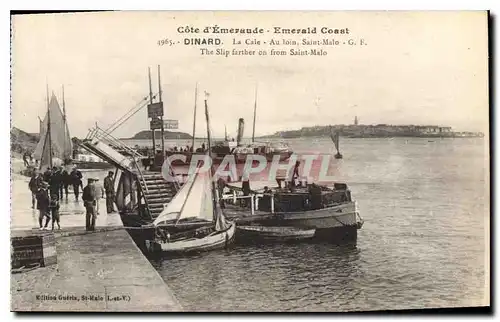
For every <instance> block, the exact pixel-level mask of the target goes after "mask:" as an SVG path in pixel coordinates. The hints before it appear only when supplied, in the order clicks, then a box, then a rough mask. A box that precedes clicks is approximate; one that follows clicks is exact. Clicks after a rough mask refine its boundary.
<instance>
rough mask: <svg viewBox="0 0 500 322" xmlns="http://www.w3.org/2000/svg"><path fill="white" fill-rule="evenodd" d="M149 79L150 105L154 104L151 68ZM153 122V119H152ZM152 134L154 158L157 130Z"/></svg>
mask: <svg viewBox="0 0 500 322" xmlns="http://www.w3.org/2000/svg"><path fill="white" fill-rule="evenodd" d="M148 78H149V104H153V88H152V86H151V68H149V67H148ZM151 120H153V118H152V119H151ZM151 134H152V135H153V157H154V156H155V155H156V143H155V130H154V129H151Z"/></svg>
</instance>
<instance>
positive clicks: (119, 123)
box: [106, 93, 159, 133]
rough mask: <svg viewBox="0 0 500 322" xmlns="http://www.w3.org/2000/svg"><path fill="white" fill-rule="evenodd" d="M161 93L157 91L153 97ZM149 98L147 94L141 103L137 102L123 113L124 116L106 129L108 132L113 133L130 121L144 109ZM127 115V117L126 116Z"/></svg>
mask: <svg viewBox="0 0 500 322" xmlns="http://www.w3.org/2000/svg"><path fill="white" fill-rule="evenodd" d="M158 94H159V93H156V94H154V95H153V99H155V98H156V96H157V95H158ZM148 99H149V97H148V96H146V97H144V98H143V99H142V100H141V101H140V102H139V103H137V104H136V105H135V106H134V107H132V108H131V109H130V110H128V111H127V112H126V113H125V114H123V116H121V117H120V118H119V119H118V120H116V121H115V122H114V123H113V124H111V125H110V126H109V127H108V128H107V129H106V132H108V133H112V132H113V131H115V130H116V129H117V128H119V127H120V126H122V125H123V123H125V122H126V121H128V120H129V119H130V118H131V117H132V116H134V115H135V114H137V113H138V112H139V111H140V110H142V109H143V108H144V107H145V106H147V105H148ZM144 101H146V103H144ZM135 109H137V110H136V111H135V112H133V113H132V114H131V115H130V116H128V117H126V116H127V114H129V113H130V112H132V111H133V110H135ZM125 117H126V118H125Z"/></svg>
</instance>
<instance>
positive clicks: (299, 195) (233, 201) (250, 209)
mask: <svg viewBox="0 0 500 322" xmlns="http://www.w3.org/2000/svg"><path fill="white" fill-rule="evenodd" d="M225 189H226V192H225V193H224V194H223V196H222V199H223V200H224V209H223V211H224V214H225V216H226V218H228V219H229V220H233V221H234V222H236V224H237V225H238V226H245V225H260V226H264V227H294V228H297V229H302V230H314V236H313V239H316V240H323V241H328V242H332V243H338V244H346V243H347V244H352V243H356V242H357V231H358V229H361V227H362V226H363V223H364V221H363V219H362V218H361V217H360V215H359V212H358V209H357V204H356V201H354V200H353V199H352V197H351V191H350V189H349V188H348V187H347V184H345V183H335V184H334V185H333V186H332V187H328V186H321V185H317V184H315V183H307V182H306V181H305V180H303V182H302V183H300V184H299V185H297V186H294V187H285V188H279V187H275V188H271V189H269V188H267V189H266V190H265V191H262V190H251V191H250V193H247V195H245V194H244V193H243V189H242V188H241V187H239V186H238V185H237V184H235V183H230V184H227V185H226V187H225Z"/></svg>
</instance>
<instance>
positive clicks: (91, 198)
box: [82, 178, 97, 231]
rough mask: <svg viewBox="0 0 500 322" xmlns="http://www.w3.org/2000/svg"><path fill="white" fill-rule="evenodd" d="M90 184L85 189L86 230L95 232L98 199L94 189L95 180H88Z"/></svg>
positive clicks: (83, 196) (83, 195)
mask: <svg viewBox="0 0 500 322" xmlns="http://www.w3.org/2000/svg"><path fill="white" fill-rule="evenodd" d="M87 181H88V184H87V186H85V188H83V194H82V199H83V205H84V206H85V210H86V213H85V229H86V230H87V231H92V230H95V220H96V204H97V198H96V195H95V189H94V179H91V178H89V179H87Z"/></svg>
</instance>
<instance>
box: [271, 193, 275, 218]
mask: <svg viewBox="0 0 500 322" xmlns="http://www.w3.org/2000/svg"><path fill="white" fill-rule="evenodd" d="M271 213H272V214H274V193H271Z"/></svg>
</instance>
